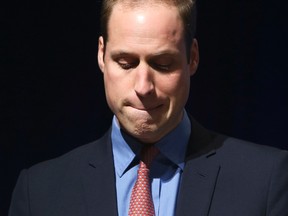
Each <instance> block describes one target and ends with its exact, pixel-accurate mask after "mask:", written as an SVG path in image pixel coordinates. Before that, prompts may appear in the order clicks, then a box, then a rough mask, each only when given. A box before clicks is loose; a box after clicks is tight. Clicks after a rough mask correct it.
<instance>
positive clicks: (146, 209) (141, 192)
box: [128, 146, 159, 216]
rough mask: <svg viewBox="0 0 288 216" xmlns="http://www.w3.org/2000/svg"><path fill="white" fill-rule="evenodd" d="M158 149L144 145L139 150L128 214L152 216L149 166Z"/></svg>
mask: <svg viewBox="0 0 288 216" xmlns="http://www.w3.org/2000/svg"><path fill="white" fill-rule="evenodd" d="M158 152H159V150H158V149H157V148H155V147H154V146H144V147H143V149H142V152H141V161H140V164H139V169H138V175H137V180H136V183H135V185H134V187H133V190H132V194H131V198H130V206H129V213H128V215H129V216H154V215H155V210H154V205H153V200H152V196H151V187H150V179H149V171H150V170H149V167H150V164H151V162H152V160H153V159H154V158H155V156H156V155H157V154H158Z"/></svg>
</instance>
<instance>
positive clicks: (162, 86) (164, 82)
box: [158, 74, 190, 100]
mask: <svg viewBox="0 0 288 216" xmlns="http://www.w3.org/2000/svg"><path fill="white" fill-rule="evenodd" d="M189 87H190V77H189V76H188V77H187V76H184V75H181V74H173V75H170V76H169V77H165V78H163V79H159V82H158V89H159V91H160V92H162V93H163V94H165V95H166V96H169V97H171V98H175V100H177V99H180V98H183V97H186V96H187V94H188V92H189Z"/></svg>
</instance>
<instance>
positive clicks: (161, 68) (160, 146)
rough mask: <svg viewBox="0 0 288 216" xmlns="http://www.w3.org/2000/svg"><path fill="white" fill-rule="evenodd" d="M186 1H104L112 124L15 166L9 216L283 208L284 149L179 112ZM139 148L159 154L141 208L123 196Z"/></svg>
mask: <svg viewBox="0 0 288 216" xmlns="http://www.w3.org/2000/svg"><path fill="white" fill-rule="evenodd" d="M194 8H195V6H194V2H193V1H192V0H178V1H177V0H174V1H173V0H166V1H164V0H162V1H161V0H138V1H136V0H133V1H132V0H118V1H117V0H114V1H113V0H106V1H104V3H103V9H102V33H103V35H102V36H101V37H100V38H99V49H98V63H99V67H100V69H101V71H102V72H103V75H104V83H105V92H106V98H107V102H108V105H109V107H110V108H111V110H112V111H113V112H114V114H115V116H114V119H113V123H112V127H111V129H110V130H109V131H108V132H107V133H106V135H104V136H103V137H102V138H101V139H100V140H98V141H95V142H93V143H90V144H88V145H85V146H82V147H80V148H78V149H76V150H74V151H72V152H70V153H68V154H66V155H64V156H62V157H60V158H57V159H53V160H51V161H48V162H44V163H41V164H39V165H36V166H34V167H32V168H30V169H28V170H24V171H22V173H21V175H20V177H19V180H18V183H17V185H16V188H15V191H14V194H13V198H12V204H11V208H10V216H16V215H21V216H26V215H33V216H38V215H39V216H40V215H41V216H53V215H58V216H59V215H69V216H78V215H79V216H80V215H81V216H84V215H89V216H92V215H101V216H102V215H107V216H110V215H120V216H124V215H161V216H164V215H165V216H169V215H178V216H185V215H193V216H204V215H210V216H231V215H234V216H244V215H245V216H265V215H269V216H276V215H277V216H287V215H288V208H287V204H288V171H287V168H288V153H287V152H286V151H280V150H277V149H273V148H269V147H262V146H258V145H255V144H252V143H248V142H245V141H241V140H237V139H234V138H231V137H226V136H223V135H219V134H216V133H213V132H210V131H207V130H206V129H204V128H203V127H201V126H200V125H199V124H198V123H197V122H196V121H195V120H193V118H192V117H190V116H189V114H187V113H186V111H185V110H184V106H185V103H186V101H187V98H188V93H189V85H190V76H192V75H193V74H194V73H195V72H196V69H197V66H198V62H199V54H198V44H197V40H196V39H195V38H194V28H195V16H194V15H195V9H194ZM190 18H191V19H192V20H191V19H190ZM146 148H151V149H156V151H155V152H157V155H156V156H155V158H154V159H153V161H152V162H151V164H150V162H149V165H147V167H148V168H147V167H146V169H150V183H149V186H150V187H151V188H149V190H148V191H147V193H148V197H149V198H150V199H151V200H152V201H151V200H150V201H151V202H152V204H151V206H150V204H149V207H151V208H150V209H149V214H148V210H147V211H146V212H145V213H135V212H136V211H135V210H133V208H135V207H134V206H133V204H131V203H132V200H133V199H132V198H133V197H134V195H133V194H134V190H137V189H134V186H135V185H136V183H135V182H136V181H138V173H137V170H138V169H139V170H140V167H141V166H140V165H139V163H140V164H141V163H142V160H143V161H144V159H143V157H142V156H143V154H142V152H143V149H146ZM131 197H132V198H131ZM145 199H146V198H145ZM150 201H149V202H150ZM151 209H152V210H151ZM146 213H147V214H146Z"/></svg>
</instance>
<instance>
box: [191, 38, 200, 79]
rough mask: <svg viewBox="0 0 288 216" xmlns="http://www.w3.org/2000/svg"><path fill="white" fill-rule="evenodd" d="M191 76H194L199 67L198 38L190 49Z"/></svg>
mask: <svg viewBox="0 0 288 216" xmlns="http://www.w3.org/2000/svg"><path fill="white" fill-rule="evenodd" d="M189 62H190V63H189V64H190V65H189V67H190V76H193V75H194V74H195V73H196V71H197V68H198V64H199V49H198V41H197V39H195V38H194V39H193V42H192V45H191V49H190V61H189Z"/></svg>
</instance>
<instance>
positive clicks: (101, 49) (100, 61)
mask: <svg viewBox="0 0 288 216" xmlns="http://www.w3.org/2000/svg"><path fill="white" fill-rule="evenodd" d="M104 50H105V47H104V39H103V37H102V36H100V37H99V39H98V65H99V68H100V70H101V71H102V73H103V72H104V66H105V63H104V52H105V51H104Z"/></svg>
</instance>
